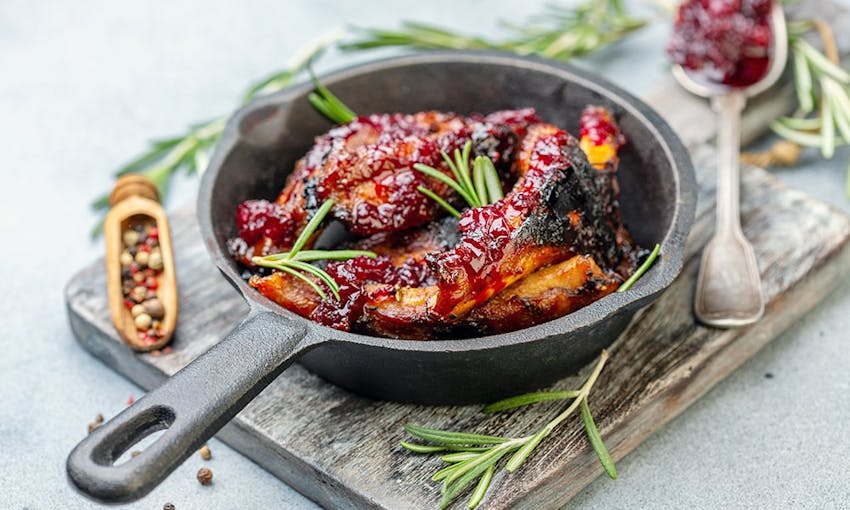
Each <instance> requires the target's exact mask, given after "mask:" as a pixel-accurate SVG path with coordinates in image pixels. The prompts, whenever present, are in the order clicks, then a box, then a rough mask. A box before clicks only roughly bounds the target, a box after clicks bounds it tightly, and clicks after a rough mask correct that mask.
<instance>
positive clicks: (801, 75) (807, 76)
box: [794, 53, 815, 113]
mask: <svg viewBox="0 0 850 510" xmlns="http://www.w3.org/2000/svg"><path fill="white" fill-rule="evenodd" d="M794 82H795V85H796V87H795V88H796V91H797V101H798V102H799V103H800V109H801V110H802V111H803V112H805V113H809V112H811V111H812V110H813V109H814V108H815V102H814V99H813V96H812V72H811V70H810V69H809V62H808V61H807V60H806V56H805V55H804V54H802V53H794Z"/></svg>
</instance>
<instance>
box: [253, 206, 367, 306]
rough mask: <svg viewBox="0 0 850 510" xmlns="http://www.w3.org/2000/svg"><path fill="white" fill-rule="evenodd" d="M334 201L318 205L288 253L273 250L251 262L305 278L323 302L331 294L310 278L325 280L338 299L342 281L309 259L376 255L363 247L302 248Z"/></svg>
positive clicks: (341, 258) (336, 258)
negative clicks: (352, 248)
mask: <svg viewBox="0 0 850 510" xmlns="http://www.w3.org/2000/svg"><path fill="white" fill-rule="evenodd" d="M333 204H334V201H333V200H327V201H325V203H323V204H322V206H321V207H319V209H318V210H317V211H316V214H314V215H313V217H312V218H310V221H309V222H307V225H306V226H305V227H304V230H302V231H301V233H300V234H299V235H298V238H297V239H296V240H295V242H294V243H293V244H292V248H290V250H289V251H288V252H284V253H274V254H271V255H266V256H264V257H254V258H252V259H251V262H253V263H254V264H256V265H258V266H262V267H268V268H271V269H277V270H279V271H283V272H284V273H288V274H290V275H292V276H294V277H296V278H299V279H301V280H303V281H304V282H306V283H307V284H308V285H310V287H311V288H312V289H313V290H315V291H316V294H318V295H319V296H321V298H322V300H323V301H324V300H326V299H327V298H328V296H327V294H325V291H323V290H322V287H321V286H319V284H317V283H316V282H315V281H314V280H313V278H311V277H310V276H313V277H315V278H317V279H318V280H319V282H321V283H324V284H325V285H326V286H327V287H328V288H329V289H330V290H331V293H332V294H333V295H334V297H335V298H336V299H337V301H339V284H338V283H337V282H336V280H334V279H333V278H332V277H331V275H329V274H328V273H327V272H326V271H324V270H322V269H320V268H318V267H316V266H314V265H312V264H308V262H310V261H316V260H347V259H351V258H355V257H371V258H375V257H376V256H377V255H376V254H375V253H374V252H371V251H362V250H302V248H304V246H305V245H306V244H307V242H308V241H309V240H310V238H311V237H313V235H314V234H315V233H316V229H318V228H319V225H321V223H322V222H323V221H324V219H325V217H326V216H327V215H328V212H330V210H331V207H333Z"/></svg>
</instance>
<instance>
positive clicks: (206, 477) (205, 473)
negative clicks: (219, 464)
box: [198, 468, 213, 485]
mask: <svg viewBox="0 0 850 510" xmlns="http://www.w3.org/2000/svg"><path fill="white" fill-rule="evenodd" d="M212 478H213V473H212V470H210V469H209V468H201V469H199V470H198V481H199V482H200V483H201V485H209V484H211V483H212Z"/></svg>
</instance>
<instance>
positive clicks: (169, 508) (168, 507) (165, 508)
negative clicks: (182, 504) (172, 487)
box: [162, 503, 175, 510]
mask: <svg viewBox="0 0 850 510" xmlns="http://www.w3.org/2000/svg"><path fill="white" fill-rule="evenodd" d="M162 510H175V508H174V503H166V504H164V505H162Z"/></svg>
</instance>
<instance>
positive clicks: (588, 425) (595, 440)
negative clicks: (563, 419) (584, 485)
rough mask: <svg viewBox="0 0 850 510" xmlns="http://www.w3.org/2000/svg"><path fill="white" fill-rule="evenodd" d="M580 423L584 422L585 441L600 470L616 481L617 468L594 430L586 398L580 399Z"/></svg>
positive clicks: (600, 437)
mask: <svg viewBox="0 0 850 510" xmlns="http://www.w3.org/2000/svg"><path fill="white" fill-rule="evenodd" d="M581 421H582V422H584V429H585V431H587V439H588V440H590V445H591V446H593V451H595V452H596V456H597V457H598V458H599V463H600V464H602V468H603V469H604V470H605V472H606V473H607V474H608V476H610V477H611V479H612V480H616V479H617V468H616V467H614V460H613V459H611V454H609V453H608V448H606V447H605V443H603V442H602V436H600V435H599V429H597V428H596V423H594V421H593V415H591V414H590V406H588V404H587V397H586V396H585V397H584V398H583V399H581Z"/></svg>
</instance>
